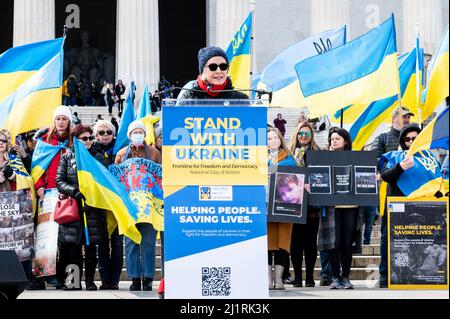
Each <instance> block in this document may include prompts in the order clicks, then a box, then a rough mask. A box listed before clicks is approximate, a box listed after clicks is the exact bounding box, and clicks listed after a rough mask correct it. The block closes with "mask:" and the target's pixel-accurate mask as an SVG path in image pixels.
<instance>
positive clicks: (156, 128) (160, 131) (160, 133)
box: [154, 125, 162, 140]
mask: <svg viewBox="0 0 450 319" xmlns="http://www.w3.org/2000/svg"><path fill="white" fill-rule="evenodd" d="M154 132H155V140H156V139H157V138H158V137H160V136H161V135H162V127H161V125H159V126H157V127H155V130H154Z"/></svg>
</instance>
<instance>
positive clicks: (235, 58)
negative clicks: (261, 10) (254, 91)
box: [227, 12, 253, 89]
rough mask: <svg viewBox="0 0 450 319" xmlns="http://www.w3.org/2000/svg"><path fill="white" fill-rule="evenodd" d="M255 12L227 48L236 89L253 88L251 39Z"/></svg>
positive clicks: (249, 16)
mask: <svg viewBox="0 0 450 319" xmlns="http://www.w3.org/2000/svg"><path fill="white" fill-rule="evenodd" d="M252 24H253V12H250V14H249V15H248V17H247V19H245V21H244V23H243V24H242V25H241V27H240V28H239V30H238V32H236V34H235V35H234V37H233V40H231V43H230V45H229V46H228V49H227V57H228V62H229V63H230V70H229V72H228V73H229V74H230V76H231V80H232V82H233V86H234V87H235V88H236V89H249V88H251V78H250V73H251V67H252V66H251V58H250V55H251V40H252Z"/></svg>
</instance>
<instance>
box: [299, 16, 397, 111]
mask: <svg viewBox="0 0 450 319" xmlns="http://www.w3.org/2000/svg"><path fill="white" fill-rule="evenodd" d="M295 70H296V72H297V76H298V79H299V84H300V91H301V93H302V96H303V97H304V98H305V104H306V106H308V108H309V112H310V116H311V117H317V116H321V115H325V114H329V113H334V112H335V111H337V110H339V109H342V108H344V107H346V106H348V105H353V104H361V103H363V104H370V103H372V102H373V101H378V100H381V99H384V98H388V97H390V96H393V95H395V94H397V92H398V88H399V74H398V60H397V45H396V38H395V23H394V15H392V16H391V17H390V18H389V19H388V20H387V21H385V22H384V23H382V24H381V25H380V26H378V27H377V28H375V29H373V30H371V31H369V32H368V33H366V34H364V35H362V36H360V37H359V38H357V39H355V40H353V41H350V42H348V43H346V44H344V45H342V46H340V47H337V48H335V49H332V50H330V51H328V52H325V53H323V54H320V55H316V56H312V57H310V58H308V59H306V60H304V61H301V62H300V63H298V64H296V65H295Z"/></svg>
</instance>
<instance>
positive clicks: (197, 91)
mask: <svg viewBox="0 0 450 319" xmlns="http://www.w3.org/2000/svg"><path fill="white" fill-rule="evenodd" d="M184 88H186V89H189V90H192V91H189V90H184ZM184 88H183V90H182V91H181V92H180V94H179V95H178V100H184V99H224V100H227V99H230V100H236V99H242V100H247V99H248V96H247V95H246V94H244V93H242V92H239V91H231V92H221V93H219V95H218V96H216V97H212V96H210V95H208V93H206V92H205V91H203V90H202V89H201V88H200V87H199V85H198V84H197V81H196V80H194V81H191V82H189V83H188V84H186V85H185V86H184ZM224 90H233V84H232V83H231V79H228V84H227V86H226V87H225V89H224Z"/></svg>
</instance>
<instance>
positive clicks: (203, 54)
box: [198, 47, 228, 74]
mask: <svg viewBox="0 0 450 319" xmlns="http://www.w3.org/2000/svg"><path fill="white" fill-rule="evenodd" d="M215 56H221V57H222V58H224V59H225V61H227V63H228V57H227V54H226V53H225V51H224V50H222V49H221V48H219V47H206V48H203V49H200V50H199V51H198V71H199V73H200V74H201V73H202V72H203V68H204V67H205V64H206V62H208V60H209V59H211V58H213V57H215Z"/></svg>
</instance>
